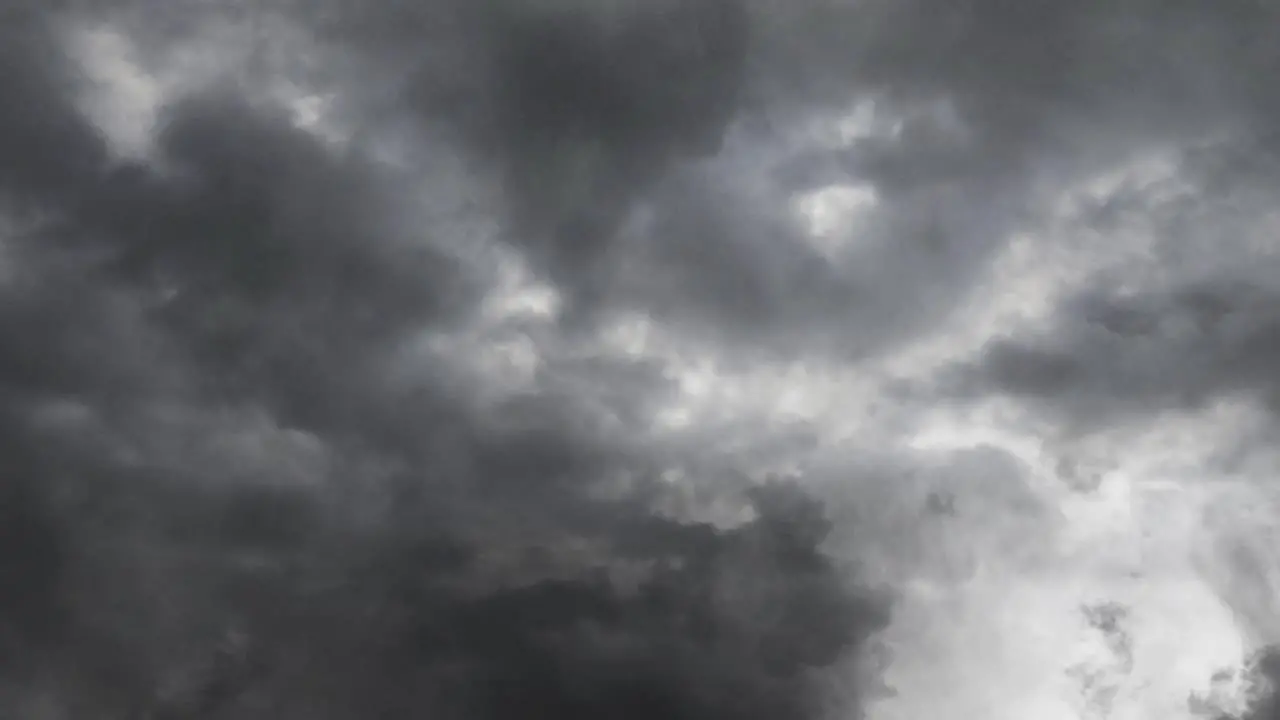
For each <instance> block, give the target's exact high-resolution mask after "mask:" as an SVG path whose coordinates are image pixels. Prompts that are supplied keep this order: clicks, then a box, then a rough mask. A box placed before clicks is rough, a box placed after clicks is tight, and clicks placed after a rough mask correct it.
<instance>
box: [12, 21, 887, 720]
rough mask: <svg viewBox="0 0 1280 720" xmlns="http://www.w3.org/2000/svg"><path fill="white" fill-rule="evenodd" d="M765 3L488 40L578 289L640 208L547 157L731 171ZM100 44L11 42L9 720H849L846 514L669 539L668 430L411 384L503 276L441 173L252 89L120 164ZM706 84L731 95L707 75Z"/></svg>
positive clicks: (546, 225) (853, 606) (170, 123)
mask: <svg viewBox="0 0 1280 720" xmlns="http://www.w3.org/2000/svg"><path fill="white" fill-rule="evenodd" d="M740 10H741V9H740V8H738V7H737V6H736V5H734V4H732V3H722V4H720V5H713V4H696V3H675V4H673V11H674V12H676V13H677V14H676V15H674V16H672V15H669V14H667V13H657V12H652V13H641V15H640V16H638V17H635V18H632V17H630V16H627V17H624V18H621V19H620V20H618V22H617V27H616V28H615V29H613V30H611V31H610V32H611V33H615V34H617V37H613V36H610V37H607V38H606V37H604V36H597V35H596V34H595V33H596V32H597V31H596V30H595V29H593V28H592V27H588V25H587V24H589V23H591V22H594V19H593V18H591V17H589V16H588V15H585V14H582V13H580V12H576V11H565V13H564V14H563V15H556V14H547V13H549V12H550V11H547V13H543V12H532V11H530V17H529V18H523V17H515V15H520V14H521V13H523V12H524V11H523V10H519V9H505V10H503V9H495V10H494V11H493V12H494V13H495V15H494V16H493V17H490V18H485V19H484V22H486V23H494V24H495V25H500V26H501V27H500V28H499V29H500V32H499V31H497V30H495V31H494V32H495V36H494V38H493V42H495V43H498V44H499V45H500V49H501V52H500V53H499V54H497V55H496V56H495V57H494V58H492V59H491V60H492V62H495V63H498V64H499V65H500V67H499V69H498V71H497V72H499V76H498V77H496V78H490V79H486V80H485V82H486V83H492V85H491V89H493V93H494V98H493V100H494V101H495V103H497V104H496V105H495V106H494V107H495V112H497V113H498V114H497V115H496V116H495V118H494V119H495V121H496V124H495V125H494V127H493V128H492V131H494V132H498V133H499V135H498V136H494V135H491V134H486V133H489V132H490V130H483V131H482V132H480V133H479V137H481V138H484V139H485V140H484V141H485V142H491V141H493V140H494V138H495V137H497V138H498V139H499V140H500V142H498V144H496V145H494V146H493V147H492V148H491V149H490V151H491V152H492V153H494V154H495V156H496V158H497V162H498V163H499V164H500V170H501V173H502V175H503V176H504V177H505V178H506V179H505V180H504V183H505V185H506V187H508V188H509V191H508V195H509V196H510V197H511V198H512V203H511V209H510V212H511V217H512V218H513V219H512V220H511V224H512V228H513V230H512V232H516V231H517V229H521V228H523V229H524V230H520V231H521V232H526V233H527V235H528V236H529V237H531V238H533V237H537V238H543V239H540V240H537V242H538V243H542V244H540V245H536V246H535V245H532V243H534V242H535V241H534V240H532V239H530V240H529V241H528V242H529V243H531V244H530V245H529V247H531V248H533V247H536V248H537V249H536V250H531V254H532V255H533V256H534V257H535V258H545V260H546V262H547V263H549V265H548V266H549V267H551V266H554V268H555V272H553V273H552V274H551V278H552V279H553V280H554V281H556V282H557V283H562V284H564V285H566V287H568V286H571V285H573V284H574V283H577V282H579V281H580V280H581V281H582V282H588V281H590V279H591V278H590V272H589V270H587V269H586V266H585V265H584V266H582V267H580V268H579V267H576V266H572V265H570V264H569V263H576V262H584V263H589V262H590V259H589V252H588V248H584V247H579V246H578V244H580V243H582V242H585V241H586V240H585V238H586V237H588V236H589V235H592V234H596V233H600V232H602V228H606V229H607V227H608V226H609V225H610V224H613V223H616V222H617V221H616V218H614V217H607V218H606V219H598V218H596V217H594V214H596V213H597V212H599V213H603V216H602V217H605V216H616V215H617V214H618V213H619V212H620V209H610V208H608V207H601V208H599V209H598V210H597V209H595V208H594V206H595V205H600V204H601V203H597V202H595V201H594V200H589V199H588V200H584V199H582V198H577V199H574V200H572V201H569V200H564V199H558V198H555V197H552V196H549V195H548V196H545V197H542V196H539V193H542V192H544V191H545V192H561V190H562V188H563V187H565V186H567V185H568V184H569V183H571V182H573V179H572V178H570V179H562V178H558V177H556V176H554V174H553V175H550V176H548V175H546V173H547V172H551V173H554V172H557V171H556V170H554V168H552V169H550V170H548V169H547V168H545V167H544V165H545V164H546V163H547V162H559V161H560V160H561V159H562V156H563V155H564V153H563V152H562V151H561V149H560V147H561V145H562V144H563V143H567V142H581V143H584V144H586V145H590V144H593V143H594V144H595V145H596V146H597V150H596V152H599V153H600V156H599V157H598V158H596V159H594V160H591V162H595V163H597V164H598V166H599V167H600V168H602V169H601V170H600V172H601V173H603V174H602V175H600V176H598V177H594V178H588V179H587V180H586V182H588V184H589V185H594V186H597V187H603V188H604V189H602V190H599V192H602V193H604V194H605V195H614V194H616V192H617V191H614V190H610V189H608V188H609V186H610V185H617V184H622V185H631V184H635V183H638V182H641V180H640V179H639V178H643V177H654V176H656V173H657V172H658V171H659V170H660V167H661V164H662V162H663V161H664V160H663V158H664V156H669V155H671V154H673V153H684V152H705V151H706V149H708V148H714V145H715V142H716V140H717V138H718V137H719V136H720V135H721V134H722V133H723V126H724V124H725V123H726V122H727V117H728V115H730V114H731V112H732V108H733V104H734V99H733V94H734V90H733V87H734V85H735V83H736V80H735V79H734V76H735V74H737V73H739V72H740V69H737V66H739V65H741V57H740V56H741V55H742V53H744V52H745V48H744V43H745V35H744V33H745V28H744V27H742V25H743V23H744V22H745V19H744V17H742V16H741V15H740ZM501 13H508V14H512V15H513V17H511V18H510V19H505V20H504V19H501V17H500V16H501ZM495 18H497V19H495ZM76 21H77V17H76V16H74V15H68V16H65V17H63V16H57V17H54V16H52V15H51V16H50V17H48V18H33V19H32V20H31V22H30V23H26V22H24V23H23V24H22V25H21V27H18V26H6V27H5V28H3V30H2V32H3V34H4V39H5V41H4V42H3V43H0V45H2V46H3V50H2V51H0V96H2V97H3V98H4V110H3V112H2V113H0V138H2V139H0V147H2V148H3V155H4V157H5V162H4V170H3V172H2V173H0V193H3V198H4V202H5V208H6V213H5V218H4V219H5V222H6V228H5V240H4V275H5V278H6V279H5V282H4V288H3V304H2V308H0V317H2V321H0V328H2V330H0V336H2V338H3V339H2V340H0V347H2V348H3V351H2V358H3V359H2V360H0V396H2V397H3V403H4V406H3V421H2V423H0V427H2V430H0V447H2V448H3V451H2V452H3V455H4V458H3V459H4V465H5V471H4V472H5V474H4V477H3V484H2V485H0V495H2V496H3V510H2V511H0V519H2V520H3V523H2V529H0V548H2V550H0V576H2V577H0V580H2V585H0V619H2V621H3V632H2V633H0V653H2V655H3V663H4V672H3V680H4V686H3V688H2V691H0V707H3V713H4V714H5V715H6V716H7V717H24V718H28V717H29V718H36V717H58V718H90V717H93V718H98V717H100V718H139V719H141V718H161V717H163V718H214V717H239V718H251V717H273V718H284V717H299V718H301V717H307V718H321V717H327V718H346V717H386V718H391V717H418V716H421V715H424V714H426V715H431V716H433V717H459V718H461V717H466V718H510V717H547V718H552V717H555V718H565V717H579V716H581V717H587V716H596V715H605V716H609V717H652V716H657V715H661V716H664V717H673V718H789V717H794V718H800V717H814V716H816V715H817V714H818V713H819V712H820V711H821V710H822V709H823V707H824V703H825V700H824V699H823V697H822V696H821V695H820V694H819V693H817V688H818V687H819V685H818V684H817V682H816V681H817V677H816V674H817V673H818V671H819V670H821V669H823V668H830V667H834V666H835V665H836V664H837V662H838V661H840V660H841V659H842V658H843V657H845V655H846V653H848V652H851V651H853V650H854V649H856V648H857V646H858V645H859V644H860V643H862V642H863V641H865V640H866V639H867V638H868V637H869V636H870V634H871V633H872V632H874V631H875V630H877V629H878V628H879V627H881V626H882V625H883V623H884V621H885V609H884V608H883V607H882V605H881V603H880V601H879V600H876V599H874V598H872V597H871V596H869V595H866V594H865V593H862V592H861V591H858V590H857V589H856V588H855V586H854V585H853V582H854V581H853V579H852V578H848V577H845V576H844V575H842V574H841V573H839V572H837V570H836V566H835V565H834V564H833V562H832V561H831V560H830V559H828V558H827V557H826V556H825V555H824V554H823V551H822V550H821V549H820V546H821V544H822V542H823V540H824V536H825V533H826V522H827V521H826V519H825V518H824V517H823V510H822V508H821V506H820V505H817V504H816V503H815V501H812V500H809V499H807V498H805V497H804V496H803V495H802V494H801V491H800V490H798V489H796V488H795V487H793V486H789V485H781V484H775V485H769V486H766V487H764V488H762V489H760V490H759V491H756V492H754V494H752V495H751V497H750V498H744V499H743V502H745V503H747V504H748V505H749V506H750V507H752V508H754V510H753V512H754V519H751V520H748V521H746V522H745V523H741V524H739V525H737V526H736V527H722V526H717V525H712V524H709V523H707V522H704V521H700V520H698V519H697V518H692V517H690V518H681V517H670V516H666V515H661V514H658V513H657V509H658V507H659V501H660V500H661V495H662V493H663V492H665V491H663V490H662V489H661V486H660V484H655V479H654V478H656V475H655V473H657V472H659V471H660V470H661V469H662V468H661V458H660V457H658V456H656V455H653V454H652V453H651V452H648V451H646V450H645V449H644V443H643V439H642V437H641V433H642V431H643V428H642V427H641V426H640V425H638V424H636V423H635V422H634V421H633V422H631V423H630V426H629V427H627V428H624V430H625V431H626V432H619V431H611V430H607V429H601V428H599V427H594V428H593V427H592V425H593V424H594V420H593V419H592V418H591V417H590V416H589V415H588V414H587V413H586V411H585V410H582V409H581V408H580V407H578V406H577V405H575V401H576V399H575V398H573V397H567V396H566V395H565V391H556V390H555V389H554V388H552V387H549V388H548V389H546V390H544V391H535V392H536V394H535V395H534V396H533V397H529V398H526V399H523V400H521V399H515V400H512V401H509V402H507V403H506V404H504V405H503V406H502V407H500V408H497V409H492V408H485V407H484V406H483V404H482V403H480V402H479V401H478V400H476V399H474V398H472V397H471V395H472V394H473V391H474V390H475V388H471V387H470V386H469V385H468V382H469V381H467V380H466V379H465V378H464V377H462V376H461V375H457V374H456V373H455V372H454V371H453V370H451V369H449V368H447V367H444V366H438V367H433V366H432V365H433V362H437V361H433V359H432V358H431V357H430V356H429V355H428V356H425V357H423V358H422V359H421V360H420V361H419V362H420V363H422V364H423V367H420V368H416V369H415V371H414V375H413V376H414V379H413V380H411V381H409V380H403V379H398V376H397V375H396V374H395V372H393V370H394V367H395V359H396V358H397V357H399V353H402V352H403V351H404V350H405V348H406V347H409V346H411V344H412V341H413V340H414V338H415V337H417V336H420V335H421V334H423V333H448V332H450V331H451V330H452V329H456V328H460V327H465V326H466V325H467V324H468V323H470V322H471V321H472V320H473V318H474V317H475V315H476V313H477V312H478V307H479V303H480V298H481V292H482V290H483V283H484V282H485V274H484V272H483V269H482V268H481V269H476V268H471V267H468V266H466V265H465V264H464V263H463V261H462V260H461V259H459V258H458V257H456V256H455V255H451V254H450V253H449V252H448V251H447V250H446V249H445V248H446V246H447V243H442V242H441V241H440V238H438V237H433V235H434V234H436V233H447V232H449V231H450V229H451V228H450V226H449V225H448V224H447V223H441V224H438V225H435V226H429V227H423V226H421V225H420V224H418V221H415V220H414V219H413V217H414V215H413V212H412V211H413V207H414V203H415V202H416V200H415V198H414V195H413V193H412V192H408V191H406V188H407V187H410V185H411V179H410V178H409V177H408V176H407V175H398V174H397V173H398V172H400V171H398V170H395V169H393V168H391V167H389V166H384V165H383V164H380V163H379V162H377V161H374V160H370V159H367V158H365V157H364V155H362V154H361V153H360V152H358V149H359V148H354V149H352V150H351V151H349V152H348V151H338V150H335V149H334V148H333V147H331V146H328V145H326V144H324V143H323V142H322V141H321V140H320V139H318V138H317V137H315V136H314V135H312V134H309V133H307V132H305V131H303V130H301V129H299V128H298V127H296V126H295V125H294V124H293V123H292V122H291V120H290V119H289V118H288V117H287V116H286V115H285V114H284V113H283V112H282V111H280V110H279V109H277V108H274V107H272V106H271V105H270V103H269V102H267V100H265V99H264V98H262V97H259V96H255V95H254V90H253V89H252V88H251V87H250V86H248V85H245V84H243V83H239V82H237V81H235V80H234V79H226V80H223V79H215V81H214V82H212V83H210V84H208V85H206V86H198V87H193V88H191V89H189V90H186V91H184V93H183V94H181V95H179V96H176V97H174V98H172V99H171V100H170V101H169V104H168V106H167V107H165V108H164V109H163V110H162V112H161V114H160V121H159V126H158V128H157V131H156V132H155V134H154V146H155V150H154V157H151V158H148V159H146V160H129V159H124V160H121V159H118V158H116V157H114V156H113V154H112V151H111V149H110V138H109V137H108V136H107V134H106V133H105V132H104V131H103V130H102V128H100V127H97V126H95V124H94V122H93V121H92V119H91V117H90V116H89V115H88V114H87V113H86V112H84V109H83V108H82V107H81V106H80V105H79V104H78V103H77V98H78V88H77V81H78V78H77V75H76V73H77V70H76V69H75V66H74V63H73V62H72V60H71V59H70V56H69V54H68V52H67V48H66V42H65V40H66V39H65V38H64V37H63V36H64V34H66V33H67V32H69V31H70V30H69V29H68V28H74V23H75V22H76ZM668 26H669V27H671V28H675V29H677V30H684V31H690V32H692V31H693V29H694V28H704V29H705V32H706V33H709V35H708V37H691V38H685V39H682V40H679V42H681V43H684V44H686V45H689V47H684V46H681V47H679V48H673V49H672V50H671V51H670V52H671V57H670V58H668V57H666V56H665V55H664V54H663V53H664V51H663V50H662V48H658V49H657V50H656V51H651V50H650V49H648V48H646V47H645V46H646V44H647V43H651V42H653V41H654V40H656V39H660V38H665V37H666V31H667V28H668ZM672 42H677V41H676V40H672ZM618 43H620V44H621V46H624V47H629V48H632V49H628V50H627V51H626V53H627V54H634V61H633V63H632V65H625V64H624V65H619V64H618V63H617V62H615V61H614V57H613V54H615V53H619V52H620V51H618V50H616V49H615V48H616V47H617V44H618ZM651 52H652V53H654V54H653V55H651V57H653V58H654V60H655V62H654V63H653V64H651V63H649V62H644V61H642V60H641V58H642V57H645V53H651ZM689 53H692V54H693V57H692V59H689V60H682V59H681V58H682V57H683V55H682V54H685V55H687V54H689ZM698 53H712V54H714V55H715V56H716V57H714V58H712V59H711V60H706V61H704V59H703V58H701V57H700V56H698V55H697V54H698ZM721 56H724V57H721ZM617 57H624V55H618V56H617ZM664 62H667V63H675V64H676V65H675V66H674V67H665V66H663V65H662V63H664ZM682 62H687V63H692V64H691V65H690V66H689V69H694V70H696V69H698V68H701V67H703V66H704V65H706V66H707V67H708V69H707V70H706V72H707V73H708V75H707V76H706V77H704V78H693V79H690V80H689V82H691V83H692V84H691V85H690V86H689V87H688V88H682V87H680V86H672V85H671V84H670V83H668V82H667V79H669V78H672V77H677V76H680V75H683V74H686V68H684V67H681V66H680V63H682ZM720 66H723V67H720ZM486 87H489V86H486ZM667 93H675V95H674V96H672V97H667ZM611 94H612V95H611ZM704 104H705V105H708V106H714V107H709V109H705V110H704V109H702V105H704ZM668 108H674V110H668ZM686 108H687V109H686ZM650 112H654V113H658V114H659V116H658V117H654V118H649V117H646V113H650ZM704 115H705V116H706V117H704ZM477 142H478V140H477ZM565 172H570V170H565ZM617 197H618V198H619V200H618V202H620V203H621V202H623V201H624V200H625V199H626V198H625V197H624V196H623V195H618V196H617ZM604 204H605V205H607V203H604ZM620 207H621V206H620V205H619V208H620ZM570 208H576V209H570ZM602 223H603V224H602ZM575 238H578V239H575ZM570 289H571V288H570ZM569 389H570V390H572V387H571V388H569ZM641 389H643V386H642V388H641ZM641 401H642V398H639V397H637V398H635V399H634V400H631V399H628V400H627V402H636V403H639V402H641ZM628 434H632V435H635V437H629V436H628ZM620 474H622V475H625V476H627V477H629V478H630V480H628V482H627V483H626V484H627V487H625V488H623V489H622V490H621V491H610V492H609V493H606V494H603V495H602V494H601V489H602V488H603V489H606V490H607V488H605V486H606V484H607V482H609V481H611V480H612V479H614V478H616V477H618V476H619V475H620Z"/></svg>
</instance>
